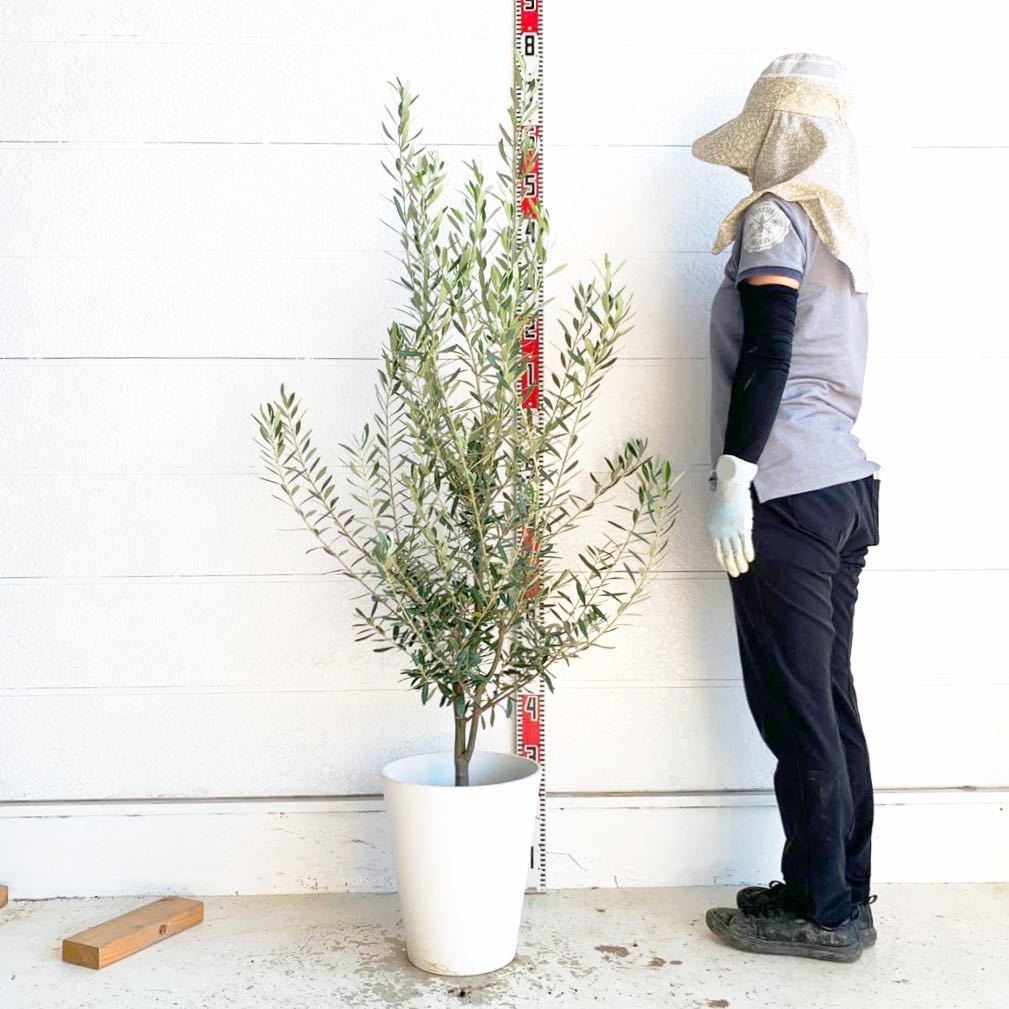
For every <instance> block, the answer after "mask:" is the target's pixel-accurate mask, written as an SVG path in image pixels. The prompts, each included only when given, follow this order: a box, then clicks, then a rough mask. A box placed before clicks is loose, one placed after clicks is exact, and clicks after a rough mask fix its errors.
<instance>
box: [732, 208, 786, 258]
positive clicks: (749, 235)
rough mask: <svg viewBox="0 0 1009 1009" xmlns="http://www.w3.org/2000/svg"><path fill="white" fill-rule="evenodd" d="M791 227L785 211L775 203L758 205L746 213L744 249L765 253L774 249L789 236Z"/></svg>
mask: <svg viewBox="0 0 1009 1009" xmlns="http://www.w3.org/2000/svg"><path fill="white" fill-rule="evenodd" d="M790 227H791V225H790V224H789V223H788V218H787V217H786V216H785V213H784V211H783V210H781V208H780V207H778V206H777V205H776V204H774V203H758V204H756V205H755V206H753V207H751V208H750V209H749V210H748V211H747V213H746V223H745V224H744V225H743V249H744V250H745V251H746V252H763V251H764V250H765V249H772V248H774V246H776V245H777V244H778V243H779V242H781V241H782V240H783V239H784V237H785V236H786V235H787V234H788V229H789V228H790Z"/></svg>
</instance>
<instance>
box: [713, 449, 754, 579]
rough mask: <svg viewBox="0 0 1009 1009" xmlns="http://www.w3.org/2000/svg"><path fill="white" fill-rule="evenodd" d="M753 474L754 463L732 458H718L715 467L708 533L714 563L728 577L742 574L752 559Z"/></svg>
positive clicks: (730, 456)
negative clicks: (711, 544)
mask: <svg viewBox="0 0 1009 1009" xmlns="http://www.w3.org/2000/svg"><path fill="white" fill-rule="evenodd" d="M756 475H757V466H756V464H755V463H752V462H747V461H746V460H745V459H739V458H738V457H736V456H734V455H723V456H719V458H718V462H717V463H716V464H715V476H717V477H718V483H717V485H716V487H715V497H714V500H712V502H711V505H710V506H709V508H708V532H710V533H711V539H712V541H713V542H714V545H715V556H716V557H717V558H718V563H719V564H720V565H721V566H722V568H723V570H725V571H727V572H728V573H729V576H730V577H731V578H736V577H737V576H738V575H743V574H746V572H747V571H749V570H750V565H749V563H748V562H752V561H753V558H754V553H753V535H752V531H753V502H752V501H751V500H750V484H751V483H752V482H753V478H754V477H755V476H756Z"/></svg>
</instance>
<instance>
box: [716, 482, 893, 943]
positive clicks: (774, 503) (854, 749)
mask: <svg viewBox="0 0 1009 1009" xmlns="http://www.w3.org/2000/svg"><path fill="white" fill-rule="evenodd" d="M879 484H880V481H879V480H876V479H875V478H873V477H871V476H869V477H865V478H864V479H861V480H853V481H851V482H850V483H842V484H835V485H834V486H831V487H824V488H821V489H818V490H813V491H806V492H805V493H801V494H789V495H787V496H785V497H779V498H774V499H772V500H770V501H765V502H763V503H760V502H759V501H758V500H757V499H756V495H755V494H753V493H752V491H751V495H752V497H753V546H754V550H755V553H756V560H755V561H754V562H753V563H752V564H751V565H750V569H749V571H748V572H747V573H746V574H743V575H740V576H739V577H738V578H730V579H729V583H730V585H731V587H732V600H733V608H734V610H735V615H736V631H737V637H738V640H739V652H740V659H741V662H742V667H743V685H744V687H745V690H746V698H747V702H748V704H749V706H750V711H751V712H752V714H753V718H754V720H755V721H756V723H757V728H758V729H759V731H760V734H761V736H762V737H763V739H764V742H765V743H767V745H768V747H769V748H770V750H771V752H772V753H773V754H774V756H775V757H776V758H777V767H776V769H775V772H774V791H775V795H776V796H777V800H778V810H779V812H780V813H781V823H782V826H783V827H784V830H785V848H784V852H783V853H782V858H781V872H782V879H783V880H784V881H785V883H786V884H787V886H788V893H789V894H790V895H791V896H793V897H794V898H795V899H796V900H797V901H798V910H799V911H800V913H801V914H803V916H804V917H806V918H809V919H810V920H812V921H815V922H818V923H819V924H821V925H836V924H838V923H839V922H841V921H843V920H844V919H845V918H847V917H848V915H849V914H850V913H851V910H852V904H853V903H857V902H861V901H864V900H866V899H867V898H868V896H869V861H870V840H871V835H872V820H873V795H872V779H871V776H870V773H869V754H868V750H867V748H866V742H865V736H864V734H863V732H862V723H861V720H860V718H859V713H858V705H857V703H856V699H855V686H854V683H853V682H852V676H851V661H850V660H851V638H852V623H853V617H854V611H855V600H856V598H857V595H858V577H859V574H860V573H861V570H862V567H863V565H864V563H865V556H866V552H867V551H868V548H869V547H870V546H872V545H874V544H876V543H878V542H879Z"/></svg>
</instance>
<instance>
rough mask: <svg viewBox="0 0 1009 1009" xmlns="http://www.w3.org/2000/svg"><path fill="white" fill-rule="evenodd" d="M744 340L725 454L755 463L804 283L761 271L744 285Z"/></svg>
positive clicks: (780, 386) (774, 405) (777, 395)
mask: <svg viewBox="0 0 1009 1009" xmlns="http://www.w3.org/2000/svg"><path fill="white" fill-rule="evenodd" d="M739 297H740V301H741V302H742V307H743V341H742V346H741V348H740V353H739V363H738V364H737V366H736V372H735V375H734V377H733V380H732V393H731V397H730V399H729V416H728V421H727V423H726V426H725V446H724V448H723V449H722V452H723V454H724V455H731V456H735V457H736V458H737V459H744V460H746V462H751V463H754V464H756V462H757V460H758V459H759V458H760V453H761V452H763V451H764V445H765V444H766V443H767V438H768V436H769V435H770V433H771V427H772V425H773V424H774V418H775V417H776V416H777V413H778V406H779V405H780V403H781V394H782V393H783V392H784V389H785V380H786V379H787V378H788V369H789V366H790V365H791V362H792V333H793V330H794V328H795V311H796V306H797V303H798V297H799V282H798V281H797V280H794V279H793V278H791V277H782V276H777V275H775V274H759V275H756V276H751V277H748V278H747V279H746V280H744V281H743V282H742V283H741V284H740V285H739Z"/></svg>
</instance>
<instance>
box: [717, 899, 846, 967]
mask: <svg viewBox="0 0 1009 1009" xmlns="http://www.w3.org/2000/svg"><path fill="white" fill-rule="evenodd" d="M704 921H705V923H706V924H707V926H708V928H709V929H711V931H712V932H714V933H715V935H717V936H719V938H722V939H724V940H725V941H726V942H727V943H728V944H729V945H730V946H732V947H733V948H734V949H740V950H744V951H745V952H747V953H775V954H779V955H781V956H804V957H808V958H809V959H812V960H829V961H830V962H832V963H853V962H854V961H855V960H857V959H858V958H859V957H860V956H861V955H862V944H861V943H860V942H859V943H856V944H855V945H854V946H799V945H798V944H796V943H791V942H779V941H777V940H774V939H751V938H749V937H748V936H738V935H736V934H735V933H734V932H732V931H730V930H729V928H728V927H727V926H726V925H725V924H724V923H723V921H722V919H721V918H719V917H718V915H716V914H714V912H713V911H708V913H707V914H706V915H705V916H704Z"/></svg>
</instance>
